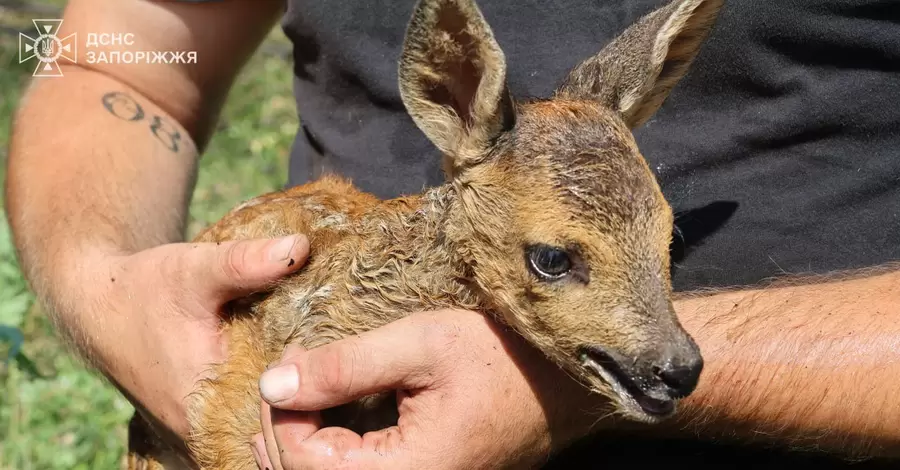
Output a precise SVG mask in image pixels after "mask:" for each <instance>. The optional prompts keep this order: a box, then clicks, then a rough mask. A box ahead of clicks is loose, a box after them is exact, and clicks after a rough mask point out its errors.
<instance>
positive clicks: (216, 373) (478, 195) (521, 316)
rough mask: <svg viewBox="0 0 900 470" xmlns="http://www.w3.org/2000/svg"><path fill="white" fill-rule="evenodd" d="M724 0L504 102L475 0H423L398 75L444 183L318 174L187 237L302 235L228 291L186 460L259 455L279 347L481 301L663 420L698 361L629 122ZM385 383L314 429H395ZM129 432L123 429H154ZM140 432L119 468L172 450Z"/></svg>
mask: <svg viewBox="0 0 900 470" xmlns="http://www.w3.org/2000/svg"><path fill="white" fill-rule="evenodd" d="M720 6H721V0H675V1H673V2H672V3H670V4H668V5H666V6H664V7H662V8H660V9H659V10H657V11H655V12H653V13H651V14H650V15H648V16H646V17H644V18H642V19H641V20H640V21H638V22H637V23H636V24H635V25H633V26H632V27H631V28H629V29H627V30H626V31H625V32H623V33H622V34H621V35H620V36H619V37H618V38H617V39H616V40H614V41H613V42H612V43H610V44H609V45H608V46H607V47H605V48H604V49H603V50H602V51H601V52H600V53H599V54H598V55H597V56H596V57H593V58H589V59H587V60H586V61H585V62H583V63H582V64H580V65H579V66H577V67H575V68H574V69H573V71H572V73H571V74H570V75H569V76H568V77H567V78H566V79H565V80H564V81H563V84H562V85H561V86H560V88H559V89H558V90H557V92H556V94H555V95H554V96H552V97H550V98H548V99H542V100H534V101H529V102H516V101H515V100H513V99H512V97H511V96H510V95H509V92H508V89H507V86H506V82H505V70H506V69H505V57H504V55H503V53H502V51H501V50H500V48H499V46H498V45H497V43H496V41H495V40H494V38H493V35H492V33H491V31H490V28H489V26H488V25H487V23H486V21H485V20H484V18H483V17H482V16H481V13H480V11H479V10H478V8H477V6H476V5H475V3H474V1H473V0H419V2H418V4H417V6H416V9H415V13H414V15H413V18H412V21H411V22H410V25H409V28H408V30H407V37H406V41H405V44H404V50H403V54H402V57H401V60H400V68H399V77H400V91H401V96H402V98H403V102H404V104H405V106H406V108H407V110H408V111H409V113H410V115H411V117H412V118H413V120H414V121H415V122H416V124H417V125H418V127H419V128H420V129H421V130H422V131H423V132H424V133H425V134H426V135H427V136H428V137H429V138H430V139H431V141H432V142H433V143H434V144H435V146H436V147H437V148H438V149H440V150H441V151H442V153H443V154H444V156H445V160H444V168H445V172H446V174H447V182H446V183H445V184H443V185H441V186H439V187H435V188H431V189H429V190H427V191H426V192H424V193H423V194H420V195H416V196H409V197H402V198H397V199H392V200H387V201H381V200H378V199H377V198H375V197H374V196H372V195H369V194H366V193H363V192H361V191H359V190H358V189H356V188H355V187H354V186H353V185H352V183H351V182H349V181H345V180H343V179H341V178H339V177H336V176H328V177H325V178H322V179H320V180H319V181H316V182H313V183H309V184H307V185H304V186H301V187H297V188H293V189H289V190H286V191H279V192H274V193H271V194H268V195H264V196H261V197H258V198H256V199H254V200H251V201H248V202H246V203H244V204H242V205H240V206H238V207H236V208H235V209H233V210H232V211H231V212H230V213H228V214H227V215H226V216H225V217H224V218H222V220H220V221H219V222H218V223H216V224H215V225H213V226H211V227H210V228H208V229H207V230H206V231H204V232H203V233H201V234H200V235H199V236H198V237H197V238H196V241H200V242H221V241H226V240H238V239H250V238H261V237H278V236H284V235H288V234H292V233H302V234H305V235H307V237H308V238H309V240H310V247H311V249H310V253H311V257H310V260H309V262H308V264H307V266H305V267H304V268H302V270H300V271H299V272H298V273H296V274H295V275H293V276H290V277H289V278H287V279H285V280H284V281H283V282H281V283H280V284H279V285H277V286H276V287H275V288H274V289H273V290H272V291H271V292H266V293H260V294H257V295H255V296H252V297H250V298H248V299H245V300H243V301H242V302H240V303H236V304H235V306H234V308H233V310H234V312H232V313H233V315H231V316H230V317H229V319H228V320H227V321H226V322H225V323H224V324H223V329H224V330H225V331H226V332H227V334H228V338H229V346H228V359H227V360H226V362H224V363H223V364H220V365H218V366H216V367H215V368H214V370H213V373H212V377H211V378H210V379H209V380H207V381H205V382H203V383H202V384H201V385H200V388H199V390H198V391H197V392H196V393H195V394H194V395H193V396H192V406H191V410H190V411H191V412H190V422H191V427H192V429H191V432H192V435H191V439H190V442H189V443H188V444H189V447H190V450H191V453H192V454H193V455H192V458H193V460H195V461H196V463H197V464H198V465H199V467H200V468H204V469H229V470H230V469H252V468H255V462H254V459H253V456H252V454H251V452H250V449H249V444H248V443H249V442H250V439H251V437H252V436H253V435H254V434H256V433H258V432H260V422H259V404H260V396H259V391H258V385H257V384H258V380H259V376H260V374H261V373H262V372H263V371H264V370H265V368H266V366H267V365H268V364H269V363H271V362H273V361H275V360H277V359H278V358H279V357H280V356H281V352H282V350H283V349H284V347H285V345H287V344H290V343H299V344H301V345H302V346H304V347H306V348H307V349H309V348H315V347H318V346H322V345H324V344H327V343H328V342H331V341H334V340H337V339H340V338H343V337H346V336H349V335H355V334H359V333H362V332H365V331H367V330H371V329H373V328H377V327H379V326H382V325H384V324H386V323H389V322H392V321H395V320H397V319H399V318H402V317H403V316H405V315H409V314H414V313H415V312H417V311H424V310H434V309H441V308H465V309H474V310H479V311H482V312H484V313H485V314H488V315H491V316H492V317H493V318H494V319H495V320H496V321H498V322H500V323H504V324H506V325H507V326H509V327H510V328H512V329H513V330H515V331H516V332H517V333H519V334H520V335H521V336H523V337H524V338H525V339H526V340H528V341H529V342H530V343H531V344H533V345H534V346H535V347H537V348H538V349H540V350H541V351H542V352H543V353H544V354H545V355H546V356H547V358H548V359H549V360H551V361H554V362H556V363H557V364H558V365H559V366H561V367H563V368H564V369H566V370H567V371H568V372H570V373H571V374H572V375H573V376H575V377H578V378H579V379H580V380H581V381H582V382H583V383H584V385H585V386H587V387H589V388H591V390H593V391H595V392H597V393H599V394H602V395H604V396H606V397H608V398H609V401H610V406H611V407H612V408H614V409H615V410H616V411H618V412H619V413H620V414H622V415H625V416H627V417H630V418H632V419H635V420H641V421H645V422H656V421H659V420H661V419H665V418H666V417H668V416H670V415H671V414H672V413H673V412H674V406H675V402H676V401H677V400H678V399H680V398H683V397H684V396H686V395H688V394H689V393H691V392H692V390H693V388H694V386H695V385H696V382H697V379H698V376H699V374H700V370H701V368H702V357H701V356H700V353H699V350H698V348H697V346H696V344H694V342H693V340H692V339H691V338H690V336H689V335H688V334H687V333H686V332H685V331H684V330H683V328H682V327H681V325H680V324H679V323H678V320H677V318H676V316H675V314H674V311H673V308H672V304H671V300H670V294H671V283H670V280H669V253H668V249H669V243H670V241H671V236H672V224H673V220H672V212H671V209H670V208H669V206H668V204H667V203H666V201H665V199H664V198H663V195H662V192H661V191H660V188H659V186H658V185H657V183H656V180H655V178H654V176H653V174H652V172H651V171H650V169H649V167H648V166H647V164H646V162H645V161H644V159H643V157H642V156H641V155H640V152H639V150H638V148H637V145H636V143H635V141H634V138H633V136H632V134H631V128H633V127H635V126H637V125H640V124H641V123H643V122H644V121H646V120H647V119H648V118H649V117H650V116H651V115H652V114H653V113H654V112H655V111H656V109H658V107H659V106H660V105H661V104H662V102H663V100H664V99H665V97H666V96H667V94H668V93H669V91H670V90H671V88H672V87H673V86H674V85H675V83H676V82H677V81H678V79H679V78H680V77H681V76H682V75H683V74H684V73H685V71H686V70H687V67H688V65H689V64H690V62H691V61H692V60H693V58H694V55H695V54H696V52H697V50H698V48H699V46H700V43H701V42H702V41H703V39H704V38H705V36H706V33H707V31H708V29H709V28H710V27H711V25H712V22H713V20H714V18H715V15H716V13H717V12H718V10H719V7H720ZM391 398H393V397H392V395H387V396H380V397H369V398H367V399H365V400H361V401H359V402H357V403H354V404H350V405H346V406H344V407H339V408H336V409H332V410H328V411H327V412H325V413H323V419H324V420H325V421H326V422H325V425H326V426H343V427H348V428H350V429H352V430H354V431H357V432H365V431H367V430H374V429H381V428H383V427H387V426H390V425H392V424H394V423H396V416H397V410H396V404H395V403H393V402H392V400H391ZM136 420H139V418H137V417H136ZM144 428H145V426H144V425H143V424H142V423H140V422H137V424H136V425H135V430H136V431H135V435H136V436H137V435H141V434H146V435H148V436H149V435H151V434H152V433H150V432H149V431H147V430H146V429H144ZM136 447H138V446H135V445H132V454H131V456H130V461H131V464H130V465H131V468H177V465H178V464H176V463H171V462H174V460H173V459H172V457H171V455H168V454H167V452H165V451H163V450H160V449H159V448H157V449H150V450H141V451H139V450H138V449H136ZM151 447H152V446H151ZM170 453H171V452H169V454H170ZM163 462H166V463H165V464H164V463H163ZM154 466H155V467H154Z"/></svg>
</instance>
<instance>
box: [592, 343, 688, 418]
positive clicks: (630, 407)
mask: <svg viewBox="0 0 900 470" xmlns="http://www.w3.org/2000/svg"><path fill="white" fill-rule="evenodd" d="M579 359H580V360H581V365H582V366H583V367H585V368H586V369H587V370H588V371H590V372H591V373H593V374H594V375H596V376H599V378H600V379H602V380H603V381H604V382H606V383H607V384H608V385H609V386H610V387H611V388H612V390H613V392H615V394H616V398H617V399H618V401H619V404H620V405H621V406H622V407H623V408H624V409H625V411H627V412H629V414H631V415H633V416H634V417H635V418H637V419H639V420H641V421H650V422H656V421H660V420H662V419H665V418H667V417H669V416H671V415H672V414H673V413H674V412H675V406H676V401H675V400H674V399H672V398H670V397H665V396H664V397H663V398H656V397H653V396H651V395H658V394H657V393H653V392H654V390H652V389H650V388H649V387H647V386H645V385H642V384H639V383H638V381H639V379H637V380H636V378H635V374H634V373H629V372H628V371H627V370H626V368H625V367H623V365H622V363H621V361H619V360H616V359H615V358H613V356H612V355H610V354H609V353H607V352H606V351H604V350H603V349H601V348H599V347H596V346H585V347H583V348H581V349H580V354H579ZM640 381H641V382H643V380H640Z"/></svg>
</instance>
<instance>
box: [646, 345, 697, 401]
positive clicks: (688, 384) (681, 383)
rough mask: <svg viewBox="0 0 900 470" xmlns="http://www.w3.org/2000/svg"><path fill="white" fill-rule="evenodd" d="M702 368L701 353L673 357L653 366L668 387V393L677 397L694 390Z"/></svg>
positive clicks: (682, 396) (684, 395) (686, 394)
mask: <svg viewBox="0 0 900 470" xmlns="http://www.w3.org/2000/svg"><path fill="white" fill-rule="evenodd" d="M702 370H703V357H702V356H700V354H688V355H687V357H685V358H682V359H680V360H679V359H676V358H672V359H669V360H666V361H664V362H663V363H662V364H660V365H656V366H654V367H653V372H654V373H655V374H656V376H657V377H659V379H660V380H661V381H662V383H663V384H664V385H665V386H666V388H667V389H668V390H667V393H668V395H669V396H670V397H671V398H676V399H677V398H684V397H686V396H688V395H690V394H691V392H693V391H694V389H695V388H696V387H697V382H699V381H700V372H701V371H702Z"/></svg>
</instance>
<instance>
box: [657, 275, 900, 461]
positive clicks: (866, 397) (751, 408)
mask: <svg viewBox="0 0 900 470" xmlns="http://www.w3.org/2000/svg"><path fill="white" fill-rule="evenodd" d="M676 309H677V310H678V313H679V317H680V318H681V320H682V323H683V324H684V326H685V328H686V329H687V330H688V331H689V332H691V334H693V335H694V337H695V339H696V340H697V342H698V343H699V345H700V347H701V350H702V351H703V353H704V358H705V360H706V366H705V370H704V373H703V375H702V376H701V380H700V383H699V385H698V387H697V390H696V392H695V393H694V394H693V395H691V396H690V397H689V398H687V399H685V400H684V402H683V404H682V408H681V412H680V415H679V416H680V417H679V418H678V419H677V420H675V421H674V422H673V423H671V424H670V425H668V426H666V428H667V432H668V431H674V432H675V433H676V434H685V435H688V436H697V435H699V436H704V437H715V438H723V439H735V440H740V441H745V442H746V441H755V442H763V443H766V444H776V445H779V446H785V447H790V448H801V449H822V450H828V451H832V452H836V453H838V454H843V455H848V456H861V457H872V456H874V457H900V399H898V397H900V379H898V377H900V270H898V266H896V265H895V266H886V267H883V268H878V269H870V270H866V271H863V272H856V273H851V274H838V275H831V276H821V277H815V278H806V279H793V280H785V281H780V282H778V283H775V284H773V285H770V286H766V287H764V288H762V287H761V288H758V289H752V290H735V291H725V292H718V293H712V294H709V293H707V294H705V295H690V296H688V297H687V298H683V299H680V300H679V301H678V302H676Z"/></svg>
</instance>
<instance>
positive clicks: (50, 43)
mask: <svg viewBox="0 0 900 470" xmlns="http://www.w3.org/2000/svg"><path fill="white" fill-rule="evenodd" d="M31 21H32V23H34V28H35V29H36V30H37V33H38V36H37V38H32V37H30V36H28V35H27V34H25V33H19V63H20V64H21V63H22V62H25V61H28V60H31V59H33V58H37V60H38V63H37V67H35V69H34V74H33V75H34V76H35V77H62V76H63V73H62V69H61V68H60V67H59V64H57V63H56V61H57V60H59V58H60V57H62V58H65V59H68V60H70V61H72V62H78V43H77V42H76V35H75V34H76V33H72V34H70V35H68V36H66V37H64V38H59V37H57V36H56V33H57V32H59V28H60V27H61V26H62V22H63V20H31Z"/></svg>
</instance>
